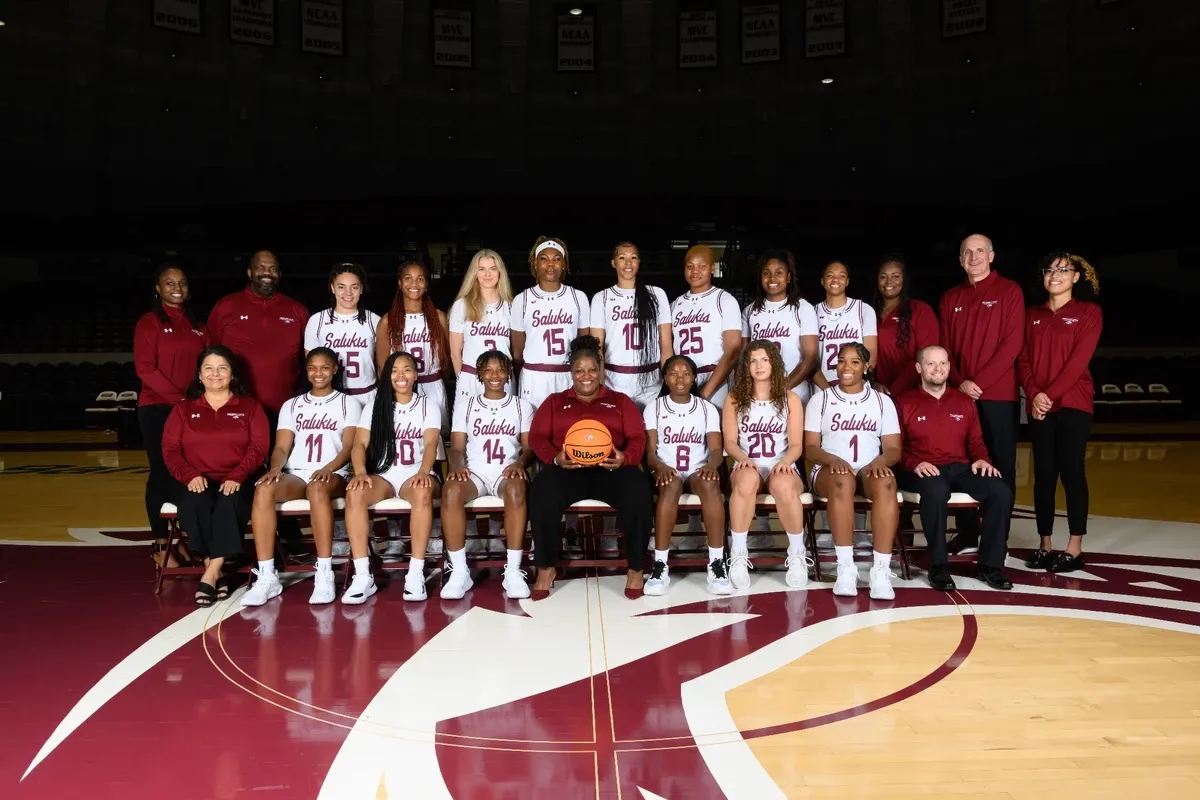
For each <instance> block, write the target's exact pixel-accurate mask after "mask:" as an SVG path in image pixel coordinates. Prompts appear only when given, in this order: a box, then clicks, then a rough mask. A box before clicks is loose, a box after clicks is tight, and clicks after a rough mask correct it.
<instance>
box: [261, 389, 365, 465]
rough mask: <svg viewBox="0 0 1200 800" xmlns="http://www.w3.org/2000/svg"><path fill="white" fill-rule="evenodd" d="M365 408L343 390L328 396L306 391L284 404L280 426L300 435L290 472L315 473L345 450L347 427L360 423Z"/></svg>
mask: <svg viewBox="0 0 1200 800" xmlns="http://www.w3.org/2000/svg"><path fill="white" fill-rule="evenodd" d="M361 411H362V407H361V406H360V405H359V403H358V400H357V399H355V398H353V397H349V396H347V395H344V394H342V393H341V392H333V393H332V394H329V395H327V396H325V397H313V396H312V395H310V394H302V395H300V396H299V397H293V398H292V399H291V400H288V401H287V402H286V403H284V404H283V408H281V409H279V425H278V429H279V430H281V431H291V432H292V433H293V434H295V437H296V438H295V442H294V443H293V444H292V452H291V454H290V455H288V460H287V464H286V465H285V468H286V469H287V471H288V472H297V471H306V472H312V471H313V470H316V469H320V468H321V467H323V466H325V465H326V464H328V463H329V462H330V461H333V459H334V458H335V457H336V456H337V454H338V453H339V452H341V449H342V434H343V433H344V432H345V430H346V428H352V427H355V426H357V425H358V418H359V414H360V413H361ZM340 471H341V472H343V473H344V472H345V471H346V470H345V469H343V470H340Z"/></svg>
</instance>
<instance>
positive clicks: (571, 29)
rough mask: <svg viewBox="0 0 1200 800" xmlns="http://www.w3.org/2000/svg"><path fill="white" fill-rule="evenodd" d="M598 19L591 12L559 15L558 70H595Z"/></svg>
mask: <svg viewBox="0 0 1200 800" xmlns="http://www.w3.org/2000/svg"><path fill="white" fill-rule="evenodd" d="M595 69H596V20H595V19H594V18H593V17H592V16H591V15H590V14H580V15H579V16H575V15H573V14H561V15H559V17H558V71H559V72H594V71H595Z"/></svg>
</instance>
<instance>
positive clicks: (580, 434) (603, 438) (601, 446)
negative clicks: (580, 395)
mask: <svg viewBox="0 0 1200 800" xmlns="http://www.w3.org/2000/svg"><path fill="white" fill-rule="evenodd" d="M563 449H564V450H566V451H567V458H569V459H571V460H572V461H574V462H575V463H576V464H585V465H587V466H589V467H590V466H594V465H596V464H599V463H600V462H601V461H603V460H604V459H606V458H608V457H609V456H610V455H611V454H612V449H613V446H612V434H610V433H609V432H608V428H606V427H604V424H603V423H600V422H597V421H596V420H594V419H581V420H579V422H576V423H575V424H574V425H572V426H571V427H570V428H569V429H568V430H567V435H566V437H564V438H563Z"/></svg>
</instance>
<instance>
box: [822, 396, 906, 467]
mask: <svg viewBox="0 0 1200 800" xmlns="http://www.w3.org/2000/svg"><path fill="white" fill-rule="evenodd" d="M804 430H806V431H813V432H820V434H821V449H822V450H824V451H825V452H826V453H830V454H832V455H835V456H837V457H838V458H840V459H842V460H843V461H845V462H846V463H847V464H849V465H850V466H851V467H852V468H853V469H854V471H855V472H858V471H859V470H860V469H862V468H863V467H865V466H866V465H867V464H870V463H871V462H872V461H874V460H875V459H876V458H878V457H879V454H880V453H882V452H883V445H882V443H881V440H880V437H882V436H887V435H889V434H893V433H894V434H899V433H900V422H899V420H898V419H897V417H896V406H895V405H893V404H892V399H891V398H890V397H888V396H887V395H885V394H880V393H879V392H877V391H875V390H874V389H872V388H871V386H870V384H865V385H864V388H863V391H861V392H859V393H858V394H843V393H842V390H841V389H840V388H838V387H837V386H831V387H829V388H828V389H824V390H822V391H819V392H817V393H816V394H815V395H813V397H812V399H811V400H809V401H808V408H806V409H805V411H804Z"/></svg>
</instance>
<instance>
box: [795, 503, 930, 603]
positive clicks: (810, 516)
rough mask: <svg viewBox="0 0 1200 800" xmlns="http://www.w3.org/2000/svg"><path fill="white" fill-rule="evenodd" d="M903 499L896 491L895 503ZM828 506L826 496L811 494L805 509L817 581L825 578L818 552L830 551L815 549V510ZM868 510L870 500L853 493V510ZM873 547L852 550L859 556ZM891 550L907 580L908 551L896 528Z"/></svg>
mask: <svg viewBox="0 0 1200 800" xmlns="http://www.w3.org/2000/svg"><path fill="white" fill-rule="evenodd" d="M903 501H904V498H903V497H902V496H901V494H900V492H896V502H897V503H902V502H903ZM828 507H829V499H828V498H826V497H818V496H815V495H814V496H813V502H812V505H811V506H808V507H807V511H806V517H807V523H806V525H805V527H806V528H807V529H808V531H809V533H810V535H811V536H812V541H813V562H814V567H815V569H816V573H817V580H818V581H823V580H825V578H824V577H823V575H822V573H821V558H820V554H821V553H824V554H825V555H826V556H828V555H829V553H830V549H829V548H825V549H824V550H823V551H818V550H817V546H816V533H817V531H816V518H817V512H818V511H827V510H828ZM870 510H871V501H870V500H868V499H867V498H865V497H863V496H862V495H855V496H854V511H855V513H865V512H868V511H870ZM897 528H899V525H897ZM821 532H822V533H829V532H830V531H829V530H828V529H827V528H823V529H822V530H821ZM854 532H855V533H868V534H869V533H871V530H870V529H869V528H865V529H863V530H861V531H860V530H858V529H855V531H854ZM873 547H874V545H873V544H871V545H855V546H854V552H855V556H856V557H857V556H859V554H861V553H862V552H863V551H866V550H869V549H871V548H873ZM892 552H893V553H896V552H898V553H899V556H900V574H901V577H902V578H904V580H908V576H909V570H908V553H907V550H906V549H905V544H904V538H903V537H902V536H900V535H899V531H898V530H897V533H896V536H895V541H894V543H893V544H892Z"/></svg>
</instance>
